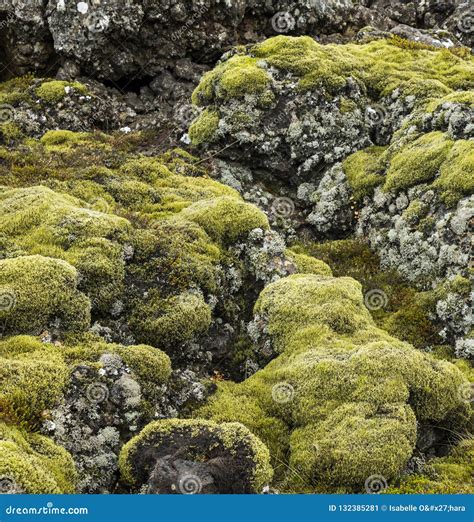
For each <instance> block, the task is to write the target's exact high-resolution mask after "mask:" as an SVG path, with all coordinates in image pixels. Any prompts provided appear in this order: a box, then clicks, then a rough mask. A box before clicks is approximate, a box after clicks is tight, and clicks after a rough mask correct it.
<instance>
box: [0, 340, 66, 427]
mask: <svg viewBox="0 0 474 522" xmlns="http://www.w3.org/2000/svg"><path fill="white" fill-rule="evenodd" d="M68 377H69V370H68V367H67V365H66V364H65V362H64V359H63V356H62V353H61V349H60V348H58V347H56V346H52V345H48V344H44V343H41V342H40V341H38V340H37V339H35V338H33V337H27V336H18V337H10V338H8V339H6V340H3V341H0V381H1V383H2V387H1V389H0V418H2V419H11V420H13V421H15V422H17V423H19V424H29V425H31V426H35V425H37V424H38V423H39V422H40V420H41V417H42V415H43V414H45V413H46V412H47V410H49V409H51V408H53V407H54V406H55V404H56V403H57V402H58V401H59V399H60V398H61V395H62V392H63V390H64V388H65V386H66V383H67V380H68Z"/></svg>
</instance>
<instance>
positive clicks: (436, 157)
mask: <svg viewBox="0 0 474 522" xmlns="http://www.w3.org/2000/svg"><path fill="white" fill-rule="evenodd" d="M452 147H453V142H452V141H451V140H450V139H448V138H447V137H446V135H445V134H443V133H442V132H439V131H437V132H430V133H428V134H425V135H423V136H421V137H420V138H418V139H416V140H415V141H413V142H412V143H410V144H408V145H406V146H404V147H403V148H402V149H401V150H400V151H399V152H396V153H395V154H394V155H393V156H392V158H391V160H390V167H389V168H388V170H387V177H386V181H385V184H384V190H385V191H390V190H395V191H396V190H402V189H406V188H409V187H412V186H413V185H416V184H417V183H424V182H428V181H432V180H433V179H434V178H435V176H436V174H437V173H438V171H439V168H440V167H441V165H442V163H443V162H444V161H445V160H446V158H447V156H448V154H449V152H450V150H451V148H452Z"/></svg>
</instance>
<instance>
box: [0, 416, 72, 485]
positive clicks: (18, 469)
mask: <svg viewBox="0 0 474 522" xmlns="http://www.w3.org/2000/svg"><path fill="white" fill-rule="evenodd" d="M0 478H1V480H2V493H28V494H57V493H74V491H75V482H76V478H77V477H76V470H75V467H74V462H73V460H72V458H71V455H69V453H68V452H67V451H66V450H65V449H63V448H61V447H60V446H57V445H56V444H54V442H53V441H52V440H51V439H48V438H47V437H43V436H42V435H38V434H36V433H27V432H25V431H22V430H20V429H18V428H16V427H14V426H11V425H8V424H5V423H3V422H0Z"/></svg>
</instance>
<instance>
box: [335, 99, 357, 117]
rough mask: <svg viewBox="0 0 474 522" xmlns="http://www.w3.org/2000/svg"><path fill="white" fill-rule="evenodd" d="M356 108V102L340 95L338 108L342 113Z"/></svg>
mask: <svg viewBox="0 0 474 522" xmlns="http://www.w3.org/2000/svg"><path fill="white" fill-rule="evenodd" d="M356 109H357V104H356V103H355V102H353V101H352V100H350V99H349V98H344V97H341V99H340V101H339V110H340V111H341V113H342V114H346V113H348V112H354V111H355V110H356Z"/></svg>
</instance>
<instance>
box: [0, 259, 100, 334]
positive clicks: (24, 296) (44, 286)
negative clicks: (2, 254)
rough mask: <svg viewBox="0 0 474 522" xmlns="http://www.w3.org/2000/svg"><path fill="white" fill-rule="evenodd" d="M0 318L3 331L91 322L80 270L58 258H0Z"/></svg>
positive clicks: (78, 326) (77, 327)
mask: <svg viewBox="0 0 474 522" xmlns="http://www.w3.org/2000/svg"><path fill="white" fill-rule="evenodd" d="M0 295H1V297H2V304H4V306H2V308H1V310H0V318H1V320H2V322H3V324H4V325H5V327H4V333H10V334H11V333H32V334H39V333H40V332H41V331H42V330H47V329H48V328H49V327H50V326H53V324H55V323H56V322H59V324H60V325H61V328H62V329H63V330H65V331H67V330H72V331H77V330H83V329H85V328H87V327H88V326H89V322H90V301H89V299H88V298H87V297H86V296H85V295H84V294H82V293H81V292H79V291H78V290H77V271H76V269H75V268H74V267H72V266H71V265H69V264H68V263H66V262H65V261H61V260H59V259H51V258H46V257H42V256H24V257H18V258H14V259H3V260H0Z"/></svg>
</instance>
